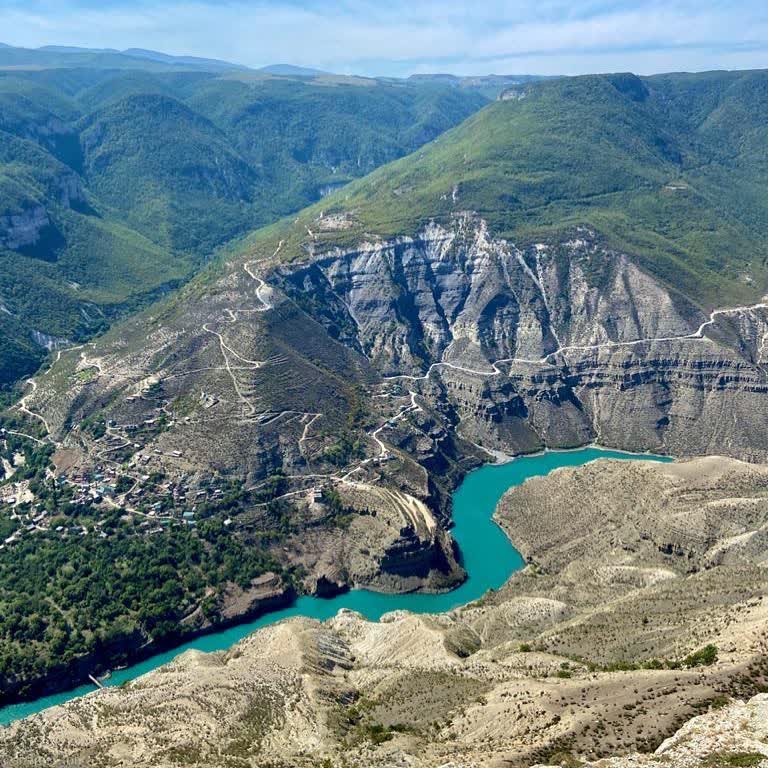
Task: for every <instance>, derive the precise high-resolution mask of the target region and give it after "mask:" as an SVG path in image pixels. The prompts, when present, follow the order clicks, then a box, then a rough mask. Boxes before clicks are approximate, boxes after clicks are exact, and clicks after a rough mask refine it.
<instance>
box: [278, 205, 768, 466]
mask: <svg viewBox="0 0 768 768" xmlns="http://www.w3.org/2000/svg"><path fill="white" fill-rule="evenodd" d="M278 278H279V280H280V285H281V287H282V288H283V290H285V292H286V293H287V295H288V296H289V297H290V298H291V299H293V300H294V301H295V302H296V303H298V304H299V305H300V306H302V307H303V308H304V309H305V310H306V311H307V312H309V313H310V314H311V315H312V316H313V317H315V318H316V319H317V320H318V321H319V322H321V323H323V324H324V325H325V327H326V328H327V330H328V332H329V333H330V334H331V335H332V336H333V337H334V338H337V339H339V340H340V341H342V342H343V343H344V344H346V345H348V346H350V347H352V348H354V349H356V350H358V351H360V352H362V353H363V354H365V355H366V357H368V358H369V359H370V360H371V361H372V363H373V364H374V365H375V366H376V367H377V368H378V370H379V371H381V373H382V374H383V376H384V377H385V378H386V377H398V376H399V377H401V378H400V379H399V381H400V382H401V383H406V382H409V386H411V387H413V388H415V389H417V390H418V391H419V392H420V393H422V394H424V396H425V397H426V398H427V399H428V400H429V401H430V402H431V403H438V402H439V403H441V404H442V405H443V407H444V409H448V410H450V411H451V413H452V419H453V420H454V421H455V422H458V424H459V430H460V431H461V433H462V434H464V435H465V436H467V437H468V438H470V439H471V440H473V441H475V442H479V443H482V444H483V445H485V446H487V447H492V448H498V449H502V450H507V451H510V452H516V451H525V450H532V449H535V448H538V447H542V446H544V445H547V446H552V447H554V446H570V445H575V444H579V443H584V442H589V441H592V440H596V441H602V442H604V443H606V444H609V445H614V446H618V447H623V448H632V449H635V450H656V451H665V452H671V453H682V454H696V453H706V452H708V451H712V450H719V451H720V452H726V453H732V454H734V455H740V456H747V457H749V456H751V457H755V458H758V457H761V456H765V455H766V451H767V450H768V439H767V438H766V437H765V436H764V434H763V433H764V430H762V429H761V428H760V427H756V426H755V428H754V429H753V428H752V426H751V425H755V419H754V414H755V413H760V414H764V413H765V412H766V407H765V403H764V400H765V398H764V395H765V393H766V391H767V390H766V387H767V386H768V378H766V372H765V370H764V368H763V364H764V349H763V346H764V345H763V342H764V339H765V338H766V335H767V334H768V311H766V308H765V307H764V306H762V305H758V306H756V307H753V308H742V309H737V310H732V311H727V312H721V313H716V314H714V315H712V316H711V317H710V316H709V314H708V313H707V312H705V311H703V310H702V309H700V308H698V307H695V306H693V305H692V304H690V303H689V302H687V301H686V300H685V299H684V298H682V297H680V296H679V295H675V294H674V293H672V292H671V291H670V290H669V289H667V288H666V287H665V286H663V285H661V284H660V283H659V282H658V281H656V280H654V279H653V278H651V277H650V276H648V275H647V274H646V273H644V272H643V271H642V270H641V269H640V268H639V267H638V266H637V265H636V264H635V263H634V262H633V260H632V259H631V258H630V257H629V256H628V255H626V254H623V253H620V252H616V251H615V250H612V249H610V248H608V247H607V246H606V245H605V243H603V242H602V240H601V238H600V237H599V236H598V235H597V234H596V233H595V232H592V231H590V230H585V229H576V230H574V231H573V232H572V233H571V234H570V235H568V236H566V237H563V238H560V239H556V240H553V241H550V242H542V243H534V244H530V245H528V246H526V247H524V248H518V247H516V246H515V245H513V244H511V243H509V242H506V241H504V240H499V239H494V238H492V237H491V236H490V235H489V233H488V231H487V229H486V227H485V225H484V223H483V222H482V221H481V220H479V219H477V218H474V217H471V216H462V217H457V218H456V219H455V220H454V225H453V227H452V228H450V229H443V228H440V227H437V226H434V225H432V226H429V227H427V228H426V229H425V230H424V231H423V232H422V233H421V234H420V235H419V236H418V237H416V238H401V239H398V240H395V241H390V242H377V243H369V244H366V245H364V246H362V247H359V248H356V249H353V250H349V251H333V252H331V253H325V254H323V255H322V256H319V257H316V258H315V259H314V260H313V261H312V262H310V263H309V264H307V265H306V266H303V267H301V268H298V269H296V268H290V269H289V268H284V269H282V270H280V271H279V272H278ZM750 414H752V417H750Z"/></svg>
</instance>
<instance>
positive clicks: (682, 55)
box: [0, 0, 768, 76]
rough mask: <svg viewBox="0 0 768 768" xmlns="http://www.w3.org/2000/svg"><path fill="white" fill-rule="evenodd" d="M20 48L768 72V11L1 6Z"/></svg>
mask: <svg viewBox="0 0 768 768" xmlns="http://www.w3.org/2000/svg"><path fill="white" fill-rule="evenodd" d="M0 41H2V42H5V43H9V44H11V45H21V46H27V47H37V46H40V45H48V44H58V45H81V46H86V47H110V48H120V49H122V48H129V47H141V48H154V49H157V50H162V51H166V52H168V53H175V54H189V55H196V56H209V57H214V58H222V59H227V60H230V61H235V62H238V63H241V64H246V65H249V66H262V65H265V64H272V63H292V64H299V65H304V66H316V67H320V68H322V69H329V70H333V71H336V72H342V73H359V74H368V75H398V76H399V75H407V74H410V73H413V72H455V73H457V74H485V73H489V72H495V73H504V74H510V73H537V74H577V73H584V72H607V71H626V70H630V71H634V72H638V73H641V74H650V73H653V72H667V71H673V70H675V71H678V70H687V71H698V70H703V69H744V68H756V67H768V0H730V1H726V0H634V2H629V1H628V0H571V1H570V2H568V1H567V0H507V1H506V2H500V1H499V0H474V2H467V1H466V0H462V1H461V2H460V1H459V0H442V2H431V1H429V0H426V1H424V2H420V1H419V0H411V1H410V2H409V0H378V2H369V0H358V1H356V2H352V0H347V1H346V2H344V1H342V2H330V1H328V0H326V2H320V1H319V0H255V1H251V2H245V1H244V0H154V2H151V3H150V2H146V1H145V0H0Z"/></svg>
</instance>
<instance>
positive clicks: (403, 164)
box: [280, 71, 768, 305]
mask: <svg viewBox="0 0 768 768" xmlns="http://www.w3.org/2000/svg"><path fill="white" fill-rule="evenodd" d="M767 142H768V71H752V72H730V73H727V72H713V73H704V74H698V75H684V74H683V75H660V76H654V77H647V78H641V77H637V76H635V75H630V74H618V75H595V76H584V77H575V78H563V79H559V80H552V81H543V82H538V83H534V84H529V85H523V86H517V87H515V88H514V89H512V90H511V91H509V92H507V93H506V94H505V95H504V97H503V98H502V100H500V101H498V102H496V103H494V104H491V105H489V106H488V107H486V108H485V109H483V110H481V111H480V112H478V113H477V114H476V115H474V116H472V117H470V118H469V119H468V120H466V121H465V122H464V123H463V124H462V125H460V126H459V127H457V128H455V129H453V130H451V131H448V132H446V133H445V134H444V135H442V136H441V137H440V138H438V139H437V140H436V141H435V142H433V143H432V144H431V145H430V146H429V147H428V148H425V149H423V150H419V151H418V152H416V153H415V154H413V155H411V156H409V157H407V158H403V159H402V160H399V161H397V162H394V163H391V164H389V165H387V166H385V167H383V168H380V169H379V170H377V171H375V172H374V173H372V174H370V175H369V176H367V177H366V178H365V179H362V180H360V181H358V182H355V183H354V184H352V185H350V186H349V187H347V188H346V189H344V190H343V191H341V192H340V193H338V194H337V195H336V196H335V197H334V198H333V199H332V200H330V201H324V203H323V206H322V207H323V208H324V210H325V211H326V212H333V211H338V212H352V213H353V215H352V217H351V219H350V222H351V224H352V226H350V227H349V228H348V229H346V230H345V233H344V235H345V238H346V239H347V240H349V241H352V240H354V239H355V238H356V237H358V235H359V233H360V232H361V231H365V232H376V233H378V234H381V235H383V236H390V235H395V234H404V233H405V234H410V233H413V232H415V231H416V230H417V229H418V227H419V226H421V225H422V224H424V223H425V222H427V221H429V220H430V219H432V218H435V219H438V220H445V219H447V218H448V217H450V216H451V215H452V214H453V213H455V212H457V211H464V210H472V211H476V212H478V213H479V214H480V215H481V216H483V217H484V218H485V219H486V220H487V221H488V222H489V225H490V226H491V227H492V229H493V230H494V232H495V233H497V234H500V235H503V236H509V237H511V238H514V239H516V240H518V241H520V240H528V241H530V239H531V238H534V237H545V236H547V234H548V233H551V232H552V231H553V230H565V229H567V228H568V227H572V226H575V225H589V226H591V227H593V228H594V229H595V230H597V231H598V232H600V233H601V234H602V235H603V236H605V237H607V238H608V239H610V240H611V241H612V242H613V243H614V244H615V245H617V246H618V247H622V248H625V249H627V250H628V251H629V252H631V253H633V254H635V255H636V256H637V257H638V259H639V261H640V262H641V263H642V264H643V265H644V266H645V267H646V268H647V269H648V270H649V271H651V272H652V273H654V274H656V275H657V276H659V277H661V278H662V279H663V280H664V281H665V282H666V283H668V284H670V285H672V286H674V287H676V288H678V289H680V290H681V291H683V292H685V293H686V294H687V295H688V296H690V297H691V298H693V299H694V300H696V301H699V302H701V303H702V304H704V305H711V304H724V303H728V302H738V301H741V300H746V299H748V298H750V297H752V298H754V297H759V296H761V295H762V293H763V292H764V291H765V290H766V288H768V281H767V278H766V275H767V274H768V273H767V272H766V258H768V245H766V240H765V231H766V227H767V226H768V193H767V192H766V189H768V159H767V156H766V153H765V147H766V143H767ZM316 215H317V210H316V209H311V210H310V211H308V212H307V213H306V216H307V217H309V218H311V217H313V216H316ZM280 236H281V237H284V236H293V238H294V242H298V241H299V240H300V239H301V238H302V237H304V233H303V232H302V230H301V227H297V228H295V229H292V228H290V227H289V226H288V225H286V228H285V229H284V231H283V232H282V233H281V235H280ZM320 237H321V238H322V237H323V236H322V235H320ZM325 237H327V238H328V239H331V240H333V241H334V242H338V241H339V238H340V233H339V232H333V233H330V234H327V235H326V236H325ZM282 253H284V254H286V255H287V254H289V253H290V250H289V249H284V250H283V251H282Z"/></svg>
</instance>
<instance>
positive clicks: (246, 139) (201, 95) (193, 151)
mask: <svg viewBox="0 0 768 768" xmlns="http://www.w3.org/2000/svg"><path fill="white" fill-rule="evenodd" d="M14 52H15V53H14ZM33 53H34V52H33ZM0 54H2V55H0V67H2V66H3V62H5V64H6V65H7V64H8V62H6V61H5V59H3V56H5V57H6V58H7V57H8V56H11V55H12V54H13V55H17V54H18V49H8V48H3V49H1V50H0ZM18 55H20V54H18ZM73 55H75V56H76V57H80V58H83V57H86V58H87V57H90V58H87V61H86V60H85V59H84V61H83V62H82V63H81V64H80V65H79V66H78V68H71V67H66V66H64V65H65V64H66V62H69V61H71V56H73ZM103 56H108V57H112V58H110V59H109V62H108V64H107V65H106V66H107V67H108V68H105V66H104V65H103V62H102V63H101V64H100V62H101V58H99V57H103ZM115 56H122V54H116V53H110V52H106V53H105V52H95V53H94V52H90V53H89V52H82V51H78V52H75V53H74V54H73V53H72V52H69V51H58V50H52V51H47V52H44V56H43V58H46V57H49V58H51V63H50V64H49V65H48V66H44V67H43V68H37V67H38V66H40V64H39V63H38V64H37V65H35V67H33V68H30V69H26V70H25V69H23V68H22V69H15V68H14V69H7V70H6V71H2V70H1V69H0V264H1V265H2V269H0V310H1V313H0V385H3V384H8V383H10V382H13V381H14V380H15V379H17V378H19V377H20V376H23V375H25V374H28V373H30V372H31V371H32V370H34V368H35V367H36V366H37V365H38V364H39V363H40V361H41V360H42V358H43V356H44V355H45V353H46V347H48V348H50V347H52V346H55V345H56V344H58V343H63V341H64V340H67V341H76V340H79V339H82V338H85V337H87V336H89V335H92V334H93V333H94V332H96V331H99V330H100V329H102V328H104V327H105V326H106V324H107V323H108V322H109V321H110V319H111V318H113V317H115V316H117V315H119V314H121V313H122V312H124V311H125V310H127V309H129V308H130V307H132V306H135V305H136V304H137V303H140V302H142V301H146V300H147V299H150V298H152V297H153V296H156V295H158V293H160V292H162V291H165V290H167V289H168V288H170V287H173V286H175V285H177V284H178V283H179V282H180V281H183V280H184V279H185V278H186V277H188V276H189V275H190V274H191V273H193V272H194V270H195V269H196V268H197V267H198V266H199V265H201V264H202V263H204V262H205V261H206V260H207V259H208V258H210V256H211V255H212V253H213V251H214V250H215V249H216V248H217V247H219V246H220V245H222V244H223V243H225V242H226V241H228V240H230V239H232V238H234V237H237V236H239V235H242V234H244V233H245V232H247V231H249V230H252V229H255V228H257V227H260V226H262V225H264V224H266V223H269V222H271V221H273V220H275V219H276V218H278V217H280V216H284V215H286V214H289V213H291V212H293V211H296V210H298V209H300V208H302V207H304V206H306V205H307V204H309V203H311V202H313V201H315V200H317V199H319V198H320V197H321V196H322V195H323V194H326V193H327V192H328V191H329V190H331V189H334V188H335V187H336V186H338V185H341V184H344V183H346V182H348V181H350V180H351V179H353V178H356V177H359V176H362V175H363V174H365V173H367V172H369V171H371V170H372V169H374V168H375V167H377V166H378V165H381V164H382V163H385V162H387V161H390V160H392V159H395V158H397V157H400V156H402V155H404V154H406V153H408V152H411V151H413V150H414V149H416V148H417V147H418V146H420V145H421V144H423V143H425V142H427V141H429V140H430V139H433V138H434V137H435V136H437V135H438V134H439V133H441V132H442V131H444V130H445V129H447V128H449V127H451V126H453V125H455V124H457V123H458V122H460V121H461V120H463V119H464V118H465V117H467V116H468V115H469V114H471V113H472V112H474V111H476V110H477V109H478V108H479V107H481V106H482V105H483V103H484V99H483V97H481V96H479V95H477V94H475V93H471V92H459V91H457V90H456V89H453V88H450V87H442V86H435V85H433V84H423V85H407V84H403V83H382V82H378V81H375V80H363V79H360V78H338V77H335V76H318V77H314V78H308V77H281V76H273V75H270V74H263V73H262V74H260V73H257V72H243V71H234V70H230V71H227V72H223V73H222V72H220V71H210V70H211V69H214V70H217V69H220V68H215V67H209V70H208V71H206V70H205V67H204V66H203V64H201V63H200V62H195V66H190V67H183V66H178V65H177V64H176V63H174V64H173V66H171V65H169V64H168V62H162V61H157V59H156V57H155V58H152V57H147V56H141V57H134V59H133V60H134V61H135V62H139V64H138V65H136V66H135V67H133V68H130V69H127V68H124V67H123V64H125V62H120V63H119V64H118V63H116V62H115V61H114V60H113V59H114V57H115ZM56 57H58V58H56ZM94 57H95V58H94ZM22 58H24V57H23V56H22ZM27 58H29V57H27ZM35 61H36V60H35ZM25 62H26V59H25ZM25 62H21V63H20V64H21V66H22V67H23V65H24V63H25ZM30 62H32V59H30ZM27 63H28V62H27ZM155 65H157V66H155ZM31 66H32V65H31V64H30V67H31ZM157 67H159V68H160V69H159V70H158V69H157Z"/></svg>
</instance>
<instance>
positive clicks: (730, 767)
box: [703, 752, 768, 768]
mask: <svg viewBox="0 0 768 768" xmlns="http://www.w3.org/2000/svg"><path fill="white" fill-rule="evenodd" d="M765 762H768V756H767V755H764V754H762V753H761V752H716V753H715V754H712V755H709V757H707V758H706V759H705V760H704V763H703V764H704V765H706V766H709V767H710V768H750V766H756V765H762V764H763V763H765Z"/></svg>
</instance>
